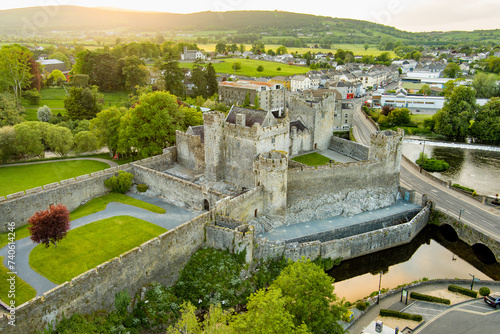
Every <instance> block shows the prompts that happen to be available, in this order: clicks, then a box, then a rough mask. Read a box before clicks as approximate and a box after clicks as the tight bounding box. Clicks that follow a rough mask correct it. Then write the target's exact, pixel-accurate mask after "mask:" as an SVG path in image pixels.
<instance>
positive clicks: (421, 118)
mask: <svg viewBox="0 0 500 334" xmlns="http://www.w3.org/2000/svg"><path fill="white" fill-rule="evenodd" d="M431 117H432V115H421V114H418V113H417V114H412V115H410V119H411V121H412V122H413V123H417V124H423V123H424V120H426V119H430V118H431Z"/></svg>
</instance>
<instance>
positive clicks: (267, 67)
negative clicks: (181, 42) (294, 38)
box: [180, 58, 310, 77]
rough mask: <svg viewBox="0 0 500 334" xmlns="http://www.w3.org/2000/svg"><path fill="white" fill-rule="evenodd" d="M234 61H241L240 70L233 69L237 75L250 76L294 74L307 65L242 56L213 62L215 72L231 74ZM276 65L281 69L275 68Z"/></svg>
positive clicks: (301, 71)
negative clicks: (260, 69)
mask: <svg viewBox="0 0 500 334" xmlns="http://www.w3.org/2000/svg"><path fill="white" fill-rule="evenodd" d="M234 62H239V63H241V70H238V71H234V73H235V74H237V75H246V76H250V77H263V76H264V77H267V76H273V77H274V76H277V75H295V74H303V73H306V72H308V71H309V70H310V69H309V68H308V67H302V66H295V65H287V64H281V63H275V62H271V61H264V60H254V59H242V58H225V59H223V62H222V63H214V64H213V66H214V68H215V72H217V73H229V74H233V69H232V67H231V66H232V64H233V63H234ZM259 65H262V67H264V71H262V72H257V67H258V66H259ZM180 66H181V67H186V68H193V66H194V63H180ZM278 67H280V68H281V71H278V70H276V69H277V68H278Z"/></svg>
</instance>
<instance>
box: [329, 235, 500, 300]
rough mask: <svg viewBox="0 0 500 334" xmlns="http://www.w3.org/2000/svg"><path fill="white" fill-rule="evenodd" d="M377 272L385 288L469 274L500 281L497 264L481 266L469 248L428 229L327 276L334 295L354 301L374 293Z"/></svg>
mask: <svg viewBox="0 0 500 334" xmlns="http://www.w3.org/2000/svg"><path fill="white" fill-rule="evenodd" d="M380 271H382V272H384V274H383V276H382V288H388V289H390V288H395V287H396V286H398V285H401V284H406V283H410V282H412V281H416V280H420V279H422V278H424V277H427V278H429V279H433V278H462V279H468V278H469V277H470V276H469V274H472V275H475V276H476V277H477V278H479V279H481V280H492V279H493V280H500V264H498V263H495V264H492V265H485V264H482V263H481V262H480V261H479V260H477V258H476V257H475V255H474V253H473V251H472V249H471V247H469V246H468V245H467V244H465V243H463V242H462V241H456V242H450V241H447V240H446V239H445V238H444V237H443V236H442V235H441V234H440V232H439V230H438V229H437V228H435V227H432V226H429V227H426V228H425V229H424V230H423V231H422V232H421V233H420V234H419V235H418V236H417V237H416V238H415V239H414V240H413V241H412V242H411V243H409V244H407V245H403V246H399V247H395V248H391V249H389V250H385V251H382V252H377V253H374V254H371V255H367V256H363V257H359V258H356V259H352V260H348V261H344V262H342V263H341V264H340V266H338V267H335V268H333V269H332V270H331V271H330V272H329V273H328V274H329V275H330V276H332V277H333V278H334V279H335V282H337V283H335V293H336V294H337V296H338V297H340V298H342V297H345V298H346V300H348V301H352V302H354V301H356V300H358V299H360V298H363V297H366V296H368V295H370V293H372V292H373V291H377V290H378V282H379V276H378V275H379V272H380Z"/></svg>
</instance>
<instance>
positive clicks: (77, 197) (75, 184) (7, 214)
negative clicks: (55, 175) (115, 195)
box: [0, 164, 132, 227]
mask: <svg viewBox="0 0 500 334" xmlns="http://www.w3.org/2000/svg"><path fill="white" fill-rule="evenodd" d="M119 170H124V171H127V172H131V171H132V167H131V165H130V164H126V165H122V166H118V167H113V168H108V169H105V170H104V171H98V172H95V173H91V174H86V175H81V176H77V177H76V178H72V179H67V180H62V181H60V182H54V183H50V184H46V185H44V186H43V188H42V187H37V188H34V189H28V190H26V194H25V193H24V192H19V193H16V194H12V195H7V196H6V198H3V197H2V198H0V222H1V223H2V225H4V224H7V223H8V222H15V223H16V226H17V227H19V226H22V225H26V224H27V223H28V219H29V218H30V217H31V216H33V214H34V213H35V212H36V211H41V210H47V208H48V207H49V205H50V204H59V203H62V204H64V205H65V206H66V207H67V208H68V210H69V211H73V210H74V209H76V208H77V207H78V206H80V205H81V204H82V202H85V201H88V200H90V199H92V198H94V197H97V196H102V195H104V194H106V193H108V192H109V189H108V188H106V187H105V186H104V180H106V179H108V178H110V177H111V176H112V175H113V174H114V173H116V172H117V171H119Z"/></svg>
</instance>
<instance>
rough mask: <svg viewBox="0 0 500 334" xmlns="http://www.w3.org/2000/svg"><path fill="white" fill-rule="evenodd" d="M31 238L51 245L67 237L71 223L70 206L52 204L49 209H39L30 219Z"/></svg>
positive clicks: (47, 245) (46, 245)
mask: <svg viewBox="0 0 500 334" xmlns="http://www.w3.org/2000/svg"><path fill="white" fill-rule="evenodd" d="M28 223H29V226H28V230H29V231H30V235H31V237H30V238H31V240H32V241H33V242H36V243H42V244H44V245H45V247H49V245H50V243H53V244H54V245H55V246H56V247H57V242H58V241H61V240H62V239H63V238H64V237H66V235H67V232H68V230H69V229H70V227H71V225H70V222H69V211H68V208H67V207H66V206H64V205H62V204H58V205H54V204H52V205H50V206H49V209H48V210H45V211H37V212H35V214H34V215H33V216H32V217H31V218H30V219H29V220H28Z"/></svg>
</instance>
